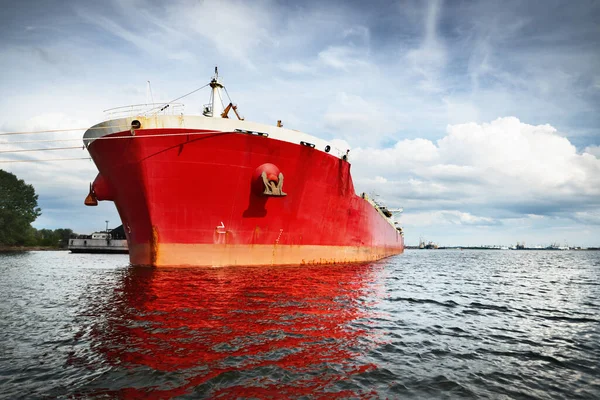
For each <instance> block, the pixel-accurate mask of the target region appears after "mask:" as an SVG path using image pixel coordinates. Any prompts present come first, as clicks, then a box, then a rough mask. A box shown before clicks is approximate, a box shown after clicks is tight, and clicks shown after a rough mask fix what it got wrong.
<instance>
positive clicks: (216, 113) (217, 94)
mask: <svg viewBox="0 0 600 400" xmlns="http://www.w3.org/2000/svg"><path fill="white" fill-rule="evenodd" d="M210 87H211V88H212V93H211V95H210V105H211V115H207V116H210V117H213V118H221V114H222V113H223V110H224V109H225V106H224V105H223V96H222V94H221V89H223V84H222V83H221V82H219V70H218V69H217V67H215V76H214V77H213V78H212V80H211V81H210ZM205 115H206V114H205Z"/></svg>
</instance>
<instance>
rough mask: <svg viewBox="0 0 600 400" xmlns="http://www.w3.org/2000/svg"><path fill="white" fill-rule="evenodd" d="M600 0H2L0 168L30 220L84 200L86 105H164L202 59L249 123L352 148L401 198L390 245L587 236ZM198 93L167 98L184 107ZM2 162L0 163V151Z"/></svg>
mask: <svg viewBox="0 0 600 400" xmlns="http://www.w3.org/2000/svg"><path fill="white" fill-rule="evenodd" d="M598 21H600V1H586V0H578V1H557V0H546V1H529V0H524V1H513V0H507V1H485V2H480V1H461V0H453V1H449V0H447V1H441V0H432V1H421V0H418V1H371V2H365V1H360V2H359V1H327V2H323V1H306V2H302V1H269V0H267V1H261V0H257V1H252V2H248V1H235V0H233V1H212V0H206V1H181V0H170V1H167V2H165V1H136V0H118V1H116V0H115V1H110V0H107V1H101V2H98V1H68V0H60V1H51V0H50V1H44V2H39V1H30V0H26V1H19V2H5V4H3V9H2V13H0V92H1V93H2V96H0V133H2V132H4V133H7V132H16V131H18V132H22V131H33V130H54V129H74V130H73V131H69V132H56V133H45V134H31V135H5V136H0V168H1V169H4V170H7V171H10V172H12V173H14V174H16V175H17V176H18V177H19V178H21V179H24V180H25V181H26V182H27V183H30V184H33V185H34V187H35V189H36V192H37V193H38V194H39V204H40V206H41V208H42V216H41V217H39V218H38V220H36V222H35V223H34V226H35V227H36V228H49V229H56V228H71V229H73V230H74V231H76V232H79V233H90V232H92V231H95V230H101V229H104V227H105V221H106V220H108V221H109V225H110V226H116V225H118V224H119V217H118V214H117V212H116V210H115V207H114V205H113V204H112V203H110V202H101V203H100V205H99V206H98V207H95V208H94V207H85V206H84V205H83V199H84V198H85V196H86V195H87V192H88V188H89V183H90V182H91V181H92V180H93V179H94V177H95V176H96V173H97V170H96V168H95V166H94V164H93V162H92V161H89V160H73V161H62V162H35V163H29V162H27V163H19V162H14V161H16V160H23V159H48V158H80V157H87V153H86V151H85V150H83V149H67V150H62V151H47V152H28V153H1V152H2V151H6V150H15V149H28V148H40V147H58V146H60V147H63V146H64V147H71V146H81V144H82V142H81V141H73V142H60V143H47V142H42V143H33V144H31V143H17V142H23V141H31V140H41V139H79V138H81V136H82V134H83V130H82V129H84V128H86V127H89V126H92V125H93V124H95V123H98V122H100V121H102V120H104V119H105V116H104V114H103V110H106V109H109V108H112V107H117V106H122V105H127V104H140V103H145V102H146V101H147V98H148V93H149V92H148V90H147V81H150V82H151V88H152V98H153V99H154V100H155V101H157V102H159V101H169V100H172V99H174V98H177V97H179V96H180V95H182V94H185V93H187V92H189V91H191V90H193V89H196V88H198V87H200V86H203V85H204V84H206V83H207V82H208V81H209V79H210V77H211V76H212V74H213V71H214V66H215V65H218V66H219V71H220V76H221V77H222V78H223V80H224V83H225V85H226V86H227V89H228V92H229V94H230V95H231V97H232V98H233V100H234V102H235V103H237V104H238V109H239V111H240V112H241V114H242V115H243V116H244V117H246V119H247V120H251V121H256V122H261V123H269V124H275V123H276V121H277V120H283V122H284V124H285V126H286V127H289V128H293V129H298V130H301V131H304V132H306V133H309V134H312V135H315V136H318V137H321V138H324V139H328V140H334V141H335V143H336V145H337V146H338V147H340V148H349V149H350V161H351V163H352V174H353V179H354V182H355V186H356V189H357V191H358V192H363V191H364V192H367V193H373V194H375V195H377V196H378V198H379V199H380V201H382V202H384V203H385V204H387V205H388V206H389V207H403V208H404V213H403V214H402V217H401V218H400V221H401V223H402V225H403V226H404V231H405V240H406V243H407V244H409V245H411V244H413V245H414V244H417V243H418V242H419V240H420V238H422V239H424V240H427V241H430V240H431V241H434V242H436V243H438V244H440V245H445V246H454V245H488V244H489V245H491V244H498V245H512V244H516V242H517V241H519V242H526V244H527V245H531V246H534V245H544V246H546V245H549V244H551V243H559V244H561V245H562V244H564V243H568V244H569V245H572V246H600V112H599V110H600V23H598ZM208 98H209V93H208V92H207V91H200V92H198V93H196V94H194V95H193V96H189V97H187V98H185V99H184V102H185V105H186V106H185V107H186V113H190V114H198V113H200V111H201V107H202V105H203V104H205V103H207V102H208ZM11 160H12V162H9V163H6V162H3V161H11Z"/></svg>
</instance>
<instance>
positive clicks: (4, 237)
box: [0, 169, 41, 246]
mask: <svg viewBox="0 0 600 400" xmlns="http://www.w3.org/2000/svg"><path fill="white" fill-rule="evenodd" d="M37 200H38V196H37V194H35V190H34V189H33V186H31V185H28V184H26V183H25V181H23V180H22V179H18V178H17V177H16V176H15V175H14V174H11V173H10V172H6V171H3V170H1V169H0V245H6V246H14V245H25V244H27V243H28V242H29V241H30V240H31V239H32V234H33V233H34V231H35V230H34V229H33V228H32V227H31V223H32V222H33V221H35V219H36V218H37V217H39V216H40V215H41V209H40V208H39V207H38V204H37Z"/></svg>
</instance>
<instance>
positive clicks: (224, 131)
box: [84, 69, 404, 266]
mask: <svg viewBox="0 0 600 400" xmlns="http://www.w3.org/2000/svg"><path fill="white" fill-rule="evenodd" d="M207 86H210V88H211V98H210V103H209V104H207V105H206V106H205V107H204V112H203V115H197V116H193V115H184V114H183V113H181V112H180V110H181V108H180V106H181V105H178V104H175V103H170V104H161V106H160V107H153V106H148V107H146V108H145V109H144V106H142V107H136V106H131V107H127V108H120V109H113V110H110V111H111V112H119V111H125V112H126V113H127V115H126V116H125V117H122V118H115V119H110V120H107V121H105V122H102V123H100V124H97V125H95V126H93V127H91V128H89V129H88V130H87V131H86V132H85V134H84V143H85V145H86V146H87V149H88V151H89V153H90V154H91V156H92V159H93V160H94V162H95V164H96V166H97V167H98V170H99V174H98V176H97V177H96V179H95V180H94V182H93V184H91V187H90V194H89V195H88V197H87V198H86V204H87V205H95V204H97V201H98V200H110V201H114V203H115V205H116V207H117V210H118V212H119V215H120V217H121V221H122V222H123V226H124V227H125V234H126V236H127V243H128V247H129V256H130V260H131V263H132V264H142V265H153V266H185V265H214V266H226V265H285V264H327V263H344V262H361V261H371V260H378V259H381V258H384V257H388V256H392V255H395V254H399V253H402V252H403V250H404V236H403V233H402V228H400V227H399V226H397V222H395V220H394V216H393V215H392V212H390V211H389V210H388V209H386V208H385V207H383V206H381V205H379V204H378V203H377V202H375V201H373V200H372V199H370V198H369V197H368V196H366V195H364V194H363V195H362V196H358V195H357V194H356V193H355V190H354V185H353V182H352V177H351V175H350V163H349V160H348V153H349V151H348V150H346V151H340V150H338V149H336V148H335V147H334V146H333V145H332V144H331V143H329V142H327V141H325V140H322V139H319V138H316V137H314V136H311V135H308V134H306V133H302V132H299V131H296V130H292V129H286V128H284V127H283V125H282V124H281V122H280V121H278V123H277V125H276V126H270V125H264V124H259V123H254V122H249V121H245V120H244V119H242V118H241V117H240V116H239V114H238V112H237V108H236V106H234V105H233V103H232V102H231V101H230V102H229V104H228V105H227V106H225V105H224V103H223V93H224V86H223V84H222V83H221V81H220V80H219V76H218V73H217V70H216V69H215V76H214V77H213V79H212V80H211V81H210V83H209V84H208V85H207ZM225 93H226V90H225ZM230 111H233V113H234V114H235V115H236V117H237V119H233V118H231V119H230V118H229V113H230Z"/></svg>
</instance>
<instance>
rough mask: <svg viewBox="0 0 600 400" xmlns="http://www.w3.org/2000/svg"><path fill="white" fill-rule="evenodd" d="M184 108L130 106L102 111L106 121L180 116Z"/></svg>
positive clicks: (152, 104)
mask: <svg viewBox="0 0 600 400" xmlns="http://www.w3.org/2000/svg"><path fill="white" fill-rule="evenodd" d="M184 107H185V106H184V104H182V103H168V104H166V103H148V104H132V105H129V106H122V107H115V108H110V109H108V110H104V115H105V116H106V118H107V119H116V118H126V117H137V116H144V117H151V116H153V115H180V114H183V112H184Z"/></svg>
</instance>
